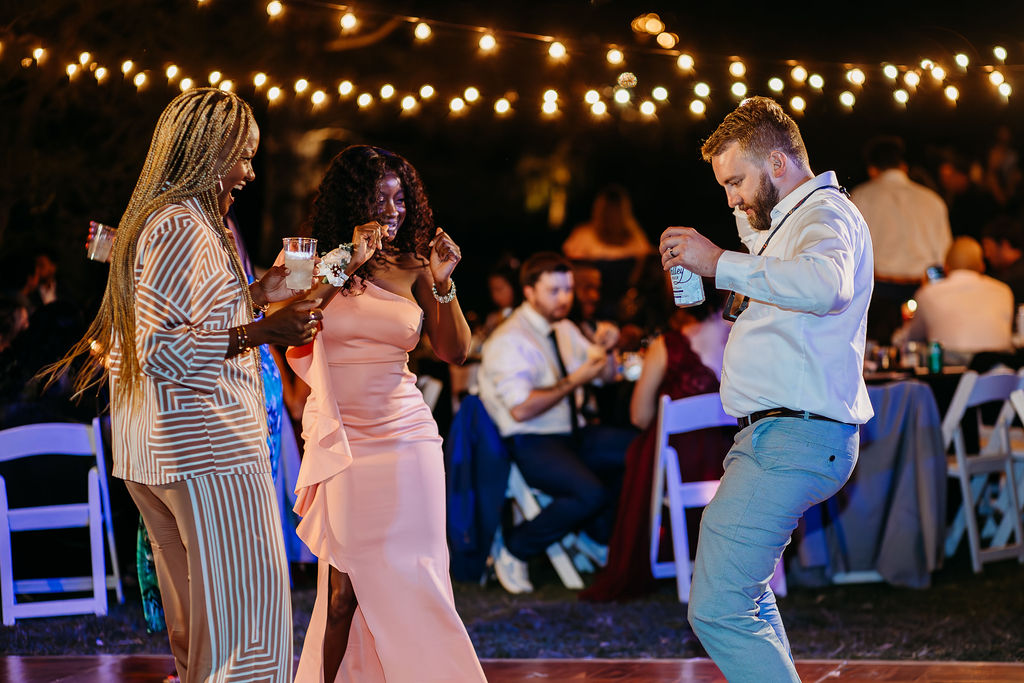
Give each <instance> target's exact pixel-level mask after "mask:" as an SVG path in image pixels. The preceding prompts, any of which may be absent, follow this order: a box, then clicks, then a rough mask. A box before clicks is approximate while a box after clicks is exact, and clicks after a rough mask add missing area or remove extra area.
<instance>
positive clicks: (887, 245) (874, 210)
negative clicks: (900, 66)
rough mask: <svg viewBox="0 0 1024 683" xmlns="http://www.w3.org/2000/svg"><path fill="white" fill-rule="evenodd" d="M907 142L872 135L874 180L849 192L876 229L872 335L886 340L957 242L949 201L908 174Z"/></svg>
mask: <svg viewBox="0 0 1024 683" xmlns="http://www.w3.org/2000/svg"><path fill="white" fill-rule="evenodd" d="M903 150H904V145H903V140H902V139H900V138H898V137H894V136H881V137H877V138H874V139H872V140H871V141H870V142H869V143H868V145H867V149H866V153H865V156H866V159H867V166H868V177H869V180H868V181H867V182H865V183H862V184H861V185H858V186H857V187H855V188H854V189H853V192H851V193H850V200H851V201H853V203H854V204H856V205H857V208H858V209H860V212H861V214H862V215H863V216H864V220H865V221H867V224H868V230H869V231H870V232H871V244H872V245H873V253H874V259H875V293H874V296H873V298H872V300H871V308H870V310H869V312H868V337H869V338H872V339H877V340H878V341H880V342H882V343H885V340H887V339H889V337H890V336H891V335H892V333H893V331H895V329H896V328H897V327H899V325H900V323H901V322H903V320H902V315H901V307H902V305H903V302H905V301H906V300H907V299H909V298H911V297H912V296H913V295H914V292H915V291H916V290H917V288H918V287H920V286H921V282H922V280H923V279H924V275H925V270H927V268H928V267H929V266H938V265H941V264H942V262H943V260H944V259H945V258H946V251H947V250H948V249H949V245H950V244H952V243H953V233H952V231H951V230H950V228H949V211H948V210H947V209H946V202H944V201H943V200H942V197H940V196H939V194H938V193H937V192H935V191H933V190H930V189H929V188H927V187H925V186H924V185H920V184H918V183H915V182H914V181H913V180H911V179H910V178H909V177H908V176H907V163H906V161H905V160H904V157H903Z"/></svg>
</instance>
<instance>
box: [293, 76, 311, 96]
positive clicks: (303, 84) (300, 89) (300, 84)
mask: <svg viewBox="0 0 1024 683" xmlns="http://www.w3.org/2000/svg"><path fill="white" fill-rule="evenodd" d="M308 88H309V81H307V80H306V79H305V78H300V79H299V80H297V81H295V92H297V93H299V94H300V95H301V94H302V93H304V92H306V90H307V89H308Z"/></svg>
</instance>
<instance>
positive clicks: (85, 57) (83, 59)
mask: <svg viewBox="0 0 1024 683" xmlns="http://www.w3.org/2000/svg"><path fill="white" fill-rule="evenodd" d="M90 59H92V55H91V54H89V53H88V52H83V53H82V54H80V55H78V63H79V64H81V65H82V66H85V65H86V64H88V63H89V60H90Z"/></svg>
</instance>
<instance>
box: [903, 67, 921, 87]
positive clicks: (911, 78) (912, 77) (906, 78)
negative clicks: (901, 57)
mask: <svg viewBox="0 0 1024 683" xmlns="http://www.w3.org/2000/svg"><path fill="white" fill-rule="evenodd" d="M903 82H904V83H906V84H907V85H908V86H910V87H911V88H916V87H917V86H918V85H919V84H920V83H921V77H920V76H918V75H917V72H916V71H908V72H907V73H905V74H903Z"/></svg>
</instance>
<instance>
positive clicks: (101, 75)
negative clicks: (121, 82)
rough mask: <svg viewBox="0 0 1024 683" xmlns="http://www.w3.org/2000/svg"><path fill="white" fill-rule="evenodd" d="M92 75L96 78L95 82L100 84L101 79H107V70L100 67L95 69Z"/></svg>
mask: <svg viewBox="0 0 1024 683" xmlns="http://www.w3.org/2000/svg"><path fill="white" fill-rule="evenodd" d="M92 75H93V76H95V77H96V80H97V81H99V82H100V83H102V82H103V79H104V78H106V77H107V70H106V68H104V67H102V66H101V67H98V68H97V69H96V71H94V72H93V74H92Z"/></svg>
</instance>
